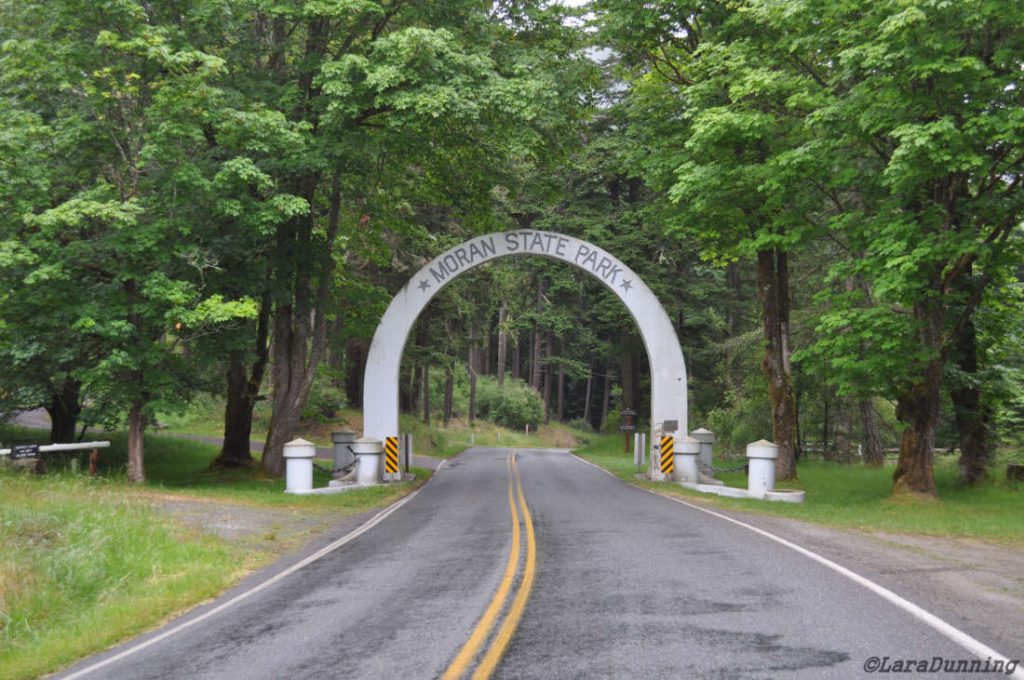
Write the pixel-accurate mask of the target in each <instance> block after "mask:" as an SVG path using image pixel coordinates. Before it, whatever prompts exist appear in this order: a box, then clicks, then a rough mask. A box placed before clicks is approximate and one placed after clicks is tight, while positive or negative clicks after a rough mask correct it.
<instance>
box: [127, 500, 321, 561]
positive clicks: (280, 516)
mask: <svg viewBox="0 0 1024 680" xmlns="http://www.w3.org/2000/svg"><path fill="white" fill-rule="evenodd" d="M145 502H146V503H147V504H148V505H149V506H150V507H151V508H152V509H153V510H155V511H156V512H158V513H160V514H162V515H166V516H168V517H170V518H172V519H174V520H175V521H177V522H179V523H181V524H182V525H183V526H185V527H187V528H189V529H190V530H193V531H198V532H201V533H206V534H211V535H213V536H216V537H218V538H221V539H223V540H225V541H227V542H229V543H231V544H233V545H236V546H239V547H241V548H243V549H248V550H251V549H255V550H259V551H267V552H269V553H271V554H272V555H280V554H283V553H285V552H288V551H289V550H293V549H295V548H296V547H298V546H299V545H300V544H301V543H303V542H304V541H306V540H308V539H309V538H310V537H312V536H315V535H316V534H318V533H320V532H322V531H324V530H326V529H327V528H329V527H330V526H332V525H333V524H334V523H336V521H337V514H336V513H333V512H326V511H325V512H318V511H316V510H315V509H311V508H303V509H301V510H299V509H296V508H273V507H257V506H251V505H246V504H244V503H237V502H231V501H222V500H217V499H209V498H193V497H190V496H184V495H176V494H146V495H145Z"/></svg>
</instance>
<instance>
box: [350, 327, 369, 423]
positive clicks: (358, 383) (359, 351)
mask: <svg viewBox="0 0 1024 680" xmlns="http://www.w3.org/2000/svg"><path fill="white" fill-rule="evenodd" d="M367 351H368V345H367V342H366V340H365V339H364V338H353V339H352V340H349V341H348V342H346V343H345V399H346V400H347V401H348V403H349V404H351V405H352V406H355V407H356V408H361V407H362V405H363V377H364V376H363V374H364V373H365V372H366V353H367Z"/></svg>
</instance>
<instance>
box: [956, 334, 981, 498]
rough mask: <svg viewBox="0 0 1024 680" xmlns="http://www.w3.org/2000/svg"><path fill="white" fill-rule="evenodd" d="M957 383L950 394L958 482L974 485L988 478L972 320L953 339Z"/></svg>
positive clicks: (975, 339) (975, 336) (976, 340)
mask: <svg viewBox="0 0 1024 680" xmlns="http://www.w3.org/2000/svg"><path fill="white" fill-rule="evenodd" d="M955 342H956V348H955V351H956V353H957V361H958V363H959V366H960V373H961V375H960V381H959V383H958V384H957V386H956V388H955V389H953V390H952V391H951V392H950V397H951V398H952V400H953V409H954V413H955V419H956V432H957V438H958V439H959V445H960V481H961V482H963V483H965V484H977V483H978V482H980V481H982V480H983V479H985V478H986V477H987V476H988V464H989V462H990V460H991V458H990V452H989V445H988V420H989V418H988V413H987V409H986V407H985V404H984V402H983V399H982V394H981V388H980V386H979V384H978V338H977V331H976V329H975V327H974V322H973V321H970V320H969V321H967V322H966V323H964V325H963V327H962V328H961V330H960V332H959V333H958V334H957V337H956V340H955Z"/></svg>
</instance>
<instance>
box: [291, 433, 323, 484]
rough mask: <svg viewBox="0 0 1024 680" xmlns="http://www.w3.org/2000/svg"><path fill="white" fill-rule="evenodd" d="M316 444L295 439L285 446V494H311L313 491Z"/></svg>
mask: <svg viewBox="0 0 1024 680" xmlns="http://www.w3.org/2000/svg"><path fill="white" fill-rule="evenodd" d="M314 456H316V444H314V443H313V442H307V441H306V440H305V439H293V440H292V441H290V442H288V443H287V444H285V445H284V459H285V488H284V491H285V493H309V492H310V491H312V490H313V457H314Z"/></svg>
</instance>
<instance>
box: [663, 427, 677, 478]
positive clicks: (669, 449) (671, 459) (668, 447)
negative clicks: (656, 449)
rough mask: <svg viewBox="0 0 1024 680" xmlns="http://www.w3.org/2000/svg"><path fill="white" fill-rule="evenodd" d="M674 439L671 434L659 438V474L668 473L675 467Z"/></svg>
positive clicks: (673, 470)
mask: <svg viewBox="0 0 1024 680" xmlns="http://www.w3.org/2000/svg"><path fill="white" fill-rule="evenodd" d="M675 449H676V439H675V437H673V436H671V435H665V436H664V437H662V438H661V474H663V475H670V474H672V473H673V472H675V469H676V451H675Z"/></svg>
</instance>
